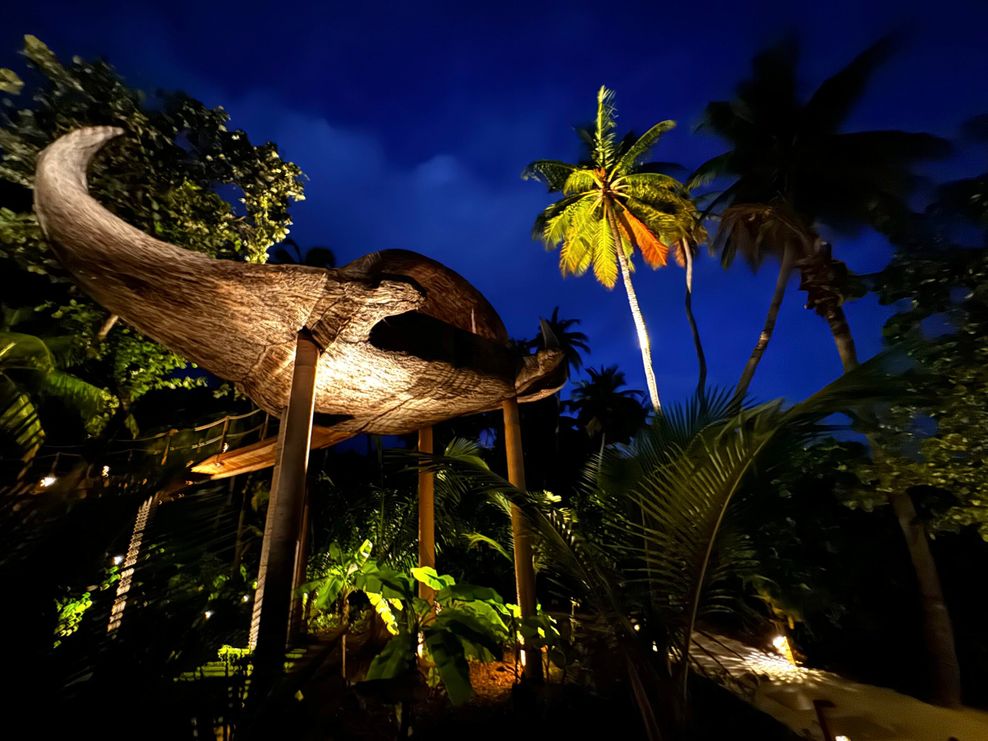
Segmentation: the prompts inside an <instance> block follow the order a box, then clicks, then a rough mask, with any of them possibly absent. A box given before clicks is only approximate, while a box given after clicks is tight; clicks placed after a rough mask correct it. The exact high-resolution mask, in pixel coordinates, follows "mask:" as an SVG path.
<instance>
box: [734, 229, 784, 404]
mask: <svg viewBox="0 0 988 741" xmlns="http://www.w3.org/2000/svg"><path fill="white" fill-rule="evenodd" d="M794 257H795V256H794V255H793V251H792V248H790V247H786V249H785V252H783V253H782V263H781V264H780V265H779V277H778V278H777V279H776V281H775V293H773V294H772V303H770V304H769V305H768V314H766V315H765V326H764V327H762V333H761V334H760V335H758V342H756V343H755V349H754V350H752V351H751V357H750V358H748V363H747V365H745V367H744V372H743V373H742V374H741V380H739V381H738V386H737V388H736V389H735V391H734V400H735V402H737V403H738V404H740V403H741V401H743V400H744V396H745V394H747V393H748V386H750V385H751V379H752V378H754V376H755V370H756V369H757V368H758V364H759V363H760V362H761V360H762V355H764V354H765V348H767V347H768V343H769V340H771V339H772V333H773V332H774V331H775V321H776V319H778V317H779V309H780V308H782V299H783V297H784V296H785V295H786V284H787V283H788V282H789V276H790V275H791V274H792V269H793V262H794Z"/></svg>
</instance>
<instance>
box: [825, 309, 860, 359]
mask: <svg viewBox="0 0 988 741" xmlns="http://www.w3.org/2000/svg"><path fill="white" fill-rule="evenodd" d="M824 318H825V319H826V320H827V324H829V325H830V333H831V334H832V335H833V336H834V344H835V345H837V353H838V354H839V355H840V362H841V365H842V366H843V367H844V372H845V373H847V372H848V371H849V370H852V369H854V368H857V367H858V351H857V350H855V348H854V336H853V335H852V334H851V327H850V325H849V324H848V323H847V315H845V314H844V309H843V308H841V306H840V305H837V306H834V307H833V308H830V309H828V311H827V313H826V315H825V317H824Z"/></svg>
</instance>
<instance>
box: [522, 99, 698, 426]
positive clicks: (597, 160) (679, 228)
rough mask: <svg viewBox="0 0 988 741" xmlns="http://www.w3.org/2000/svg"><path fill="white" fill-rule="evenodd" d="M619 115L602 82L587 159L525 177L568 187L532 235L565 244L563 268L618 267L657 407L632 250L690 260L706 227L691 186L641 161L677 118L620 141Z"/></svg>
mask: <svg viewBox="0 0 988 741" xmlns="http://www.w3.org/2000/svg"><path fill="white" fill-rule="evenodd" d="M615 119H616V112H615V108H614V93H613V91H611V90H608V89H607V88H606V87H603V86H602V87H601V88H600V90H599V91H598V93H597V116H596V118H595V119H594V122H593V123H592V124H591V125H590V126H588V127H586V128H584V129H582V130H580V135H581V136H582V138H583V139H584V141H585V142H586V144H587V147H588V150H589V152H588V157H587V159H586V160H584V161H583V162H580V163H578V164H570V163H568V162H560V161H558V160H536V161H535V162H532V163H531V164H530V165H529V166H528V167H527V168H526V169H525V171H524V172H523V173H522V177H523V178H525V179H532V178H534V179H537V180H541V181H542V182H544V183H545V184H546V185H547V186H548V188H549V191H550V192H559V193H562V196H563V197H562V198H561V199H560V200H558V201H556V202H555V203H553V204H552V205H550V206H549V207H548V208H546V209H545V210H544V211H543V212H542V213H541V214H539V216H538V218H537V219H536V220H535V226H534V228H533V233H532V236H533V238H535V239H540V240H542V241H543V242H544V243H545V245H546V248H547V249H555V248H556V247H557V246H560V245H561V249H560V252H559V270H560V272H561V273H562V274H563V275H564V276H566V275H583V274H584V273H586V272H587V270H590V269H591V268H592V269H593V274H594V277H596V278H597V281H598V282H599V283H601V284H602V285H603V286H604V287H605V288H608V289H610V288H613V287H614V284H615V283H616V282H617V278H618V274H619V273H620V275H621V278H622V280H623V282H624V287H625V290H626V292H627V294H628V303H629V305H630V307H631V314H632V317H633V318H634V321H635V327H636V330H637V333H638V341H639V345H640V346H641V353H642V362H643V365H644V367H645V378H646V381H647V383H648V390H649V396H650V397H651V401H652V407H653V408H654V409H655V410H656V411H658V410H659V408H660V402H659V393H658V388H657V385H656V382H655V373H654V371H653V369H652V360H651V348H650V343H649V339H648V332H647V329H646V327H645V320H644V318H643V317H642V314H641V310H640V309H639V307H638V297H637V295H636V294H635V290H634V287H633V285H632V282H631V273H632V272H633V271H634V263H633V258H634V253H635V251H636V249H637V251H638V252H639V253H640V254H641V256H642V259H643V260H644V261H645V263H646V264H647V265H649V267H651V268H660V267H662V266H663V265H665V264H666V262H667V260H668V257H669V251H670V249H673V250H674V251H675V252H674V256H675V258H676V259H677V262H679V263H680V265H685V264H686V261H687V260H688V259H689V257H691V256H692V254H693V252H692V251H693V250H695V248H696V245H697V244H699V243H700V242H702V241H703V240H704V239H705V238H706V234H705V232H704V230H703V227H702V225H701V223H700V219H699V214H698V212H697V209H696V207H695V206H694V205H693V202H692V201H691V200H690V198H689V194H688V193H687V190H686V188H685V186H684V185H683V184H682V183H680V182H679V181H678V180H676V179H675V178H672V177H670V176H668V175H665V174H662V173H659V172H655V171H654V169H653V168H649V167H648V166H646V165H643V164H642V161H643V160H644V158H645V157H646V156H647V155H648V153H649V151H650V150H651V148H652V147H653V146H654V145H655V144H656V142H658V140H659V138H660V137H661V136H662V135H663V134H664V133H665V132H667V131H669V130H670V129H672V128H673V127H674V126H675V123H674V122H672V121H662V122H660V123H657V124H655V125H654V126H652V127H651V128H650V129H649V130H648V131H646V132H645V133H644V134H643V135H642V136H641V137H638V138H634V137H632V136H627V137H625V138H624V139H622V140H620V141H619V140H618V138H617V134H616V125H615Z"/></svg>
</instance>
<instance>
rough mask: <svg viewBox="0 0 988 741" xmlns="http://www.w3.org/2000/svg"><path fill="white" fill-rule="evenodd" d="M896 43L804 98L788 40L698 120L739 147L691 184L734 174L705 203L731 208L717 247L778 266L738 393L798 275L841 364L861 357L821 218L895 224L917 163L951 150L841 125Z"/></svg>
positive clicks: (845, 278) (881, 44)
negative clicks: (729, 98) (821, 231)
mask: <svg viewBox="0 0 988 741" xmlns="http://www.w3.org/2000/svg"><path fill="white" fill-rule="evenodd" d="M891 47H892V43H891V40H890V39H888V38H885V39H882V40H880V41H878V42H877V43H876V44H874V45H872V46H871V47H869V48H868V49H866V50H865V51H864V52H863V53H862V54H860V55H859V56H858V57H856V58H855V59H854V60H853V61H852V62H851V63H850V64H849V65H847V66H846V67H844V68H843V69H842V70H840V71H839V72H837V74H835V75H833V76H832V77H831V78H829V79H828V80H826V81H825V82H824V83H823V84H822V85H820V87H819V88H817V90H816V91H815V92H814V93H813V94H812V95H811V96H810V98H809V100H807V101H805V102H804V101H802V100H800V98H799V96H798V93H797V89H796V78H795V66H796V56H797V55H796V47H795V45H794V44H793V43H792V42H787V43H784V44H782V45H779V46H777V47H774V48H771V49H769V50H768V51H766V52H763V53H762V54H759V55H758V56H757V57H755V60H754V63H753V68H754V69H753V75H752V77H751V78H750V79H749V80H747V81H745V82H743V83H742V84H741V85H739V86H738V94H737V98H736V99H735V100H733V101H730V102H727V101H717V102H713V103H710V104H709V105H708V106H707V109H706V114H705V117H704V122H703V124H701V126H702V127H704V128H707V129H710V130H711V131H713V132H714V133H715V134H717V135H719V136H720V137H722V138H724V139H726V140H727V141H728V142H729V143H730V145H731V150H730V151H728V152H726V153H724V154H721V155H719V156H718V157H715V158H713V159H711V160H709V161H708V162H706V163H704V164H703V165H701V166H700V167H699V168H698V169H697V171H696V172H695V173H694V174H693V176H692V177H691V178H690V181H689V183H690V185H691V186H694V187H695V186H697V185H700V184H702V183H705V182H710V181H712V180H714V179H716V178H717V177H719V176H731V177H733V178H734V180H733V183H732V184H731V185H730V186H729V187H728V188H727V189H726V190H724V191H723V192H721V193H720V194H719V195H718V196H717V197H716V198H715V199H714V200H713V202H712V203H711V204H710V206H709V207H708V209H707V211H708V212H710V211H714V210H716V209H717V208H718V207H721V206H725V205H729V207H728V208H726V209H725V210H723V212H722V213H721V214H720V227H719V229H718V233H717V236H716V238H715V240H714V242H713V247H714V249H715V250H718V251H720V253H721V261H722V262H723V264H724V265H725V266H728V265H730V264H731V263H732V262H733V260H734V258H735V256H736V255H737V254H738V253H740V254H741V255H742V256H743V257H744V258H745V259H746V260H747V261H748V262H749V263H750V264H751V265H752V266H753V267H755V268H757V267H759V266H760V265H761V263H762V262H763V260H764V259H765V257H767V256H772V257H774V258H777V259H778V260H779V262H780V268H779V276H778V280H777V281H776V287H775V292H774V294H773V296H772V301H771V303H770V305H769V311H768V315H767V316H766V319H765V325H764V328H763V329H762V332H761V334H760V336H759V338H758V342H757V343H756V345H755V349H754V350H753V351H752V354H751V358H750V359H749V361H748V363H747V365H746V367H745V369H744V372H743V373H742V375H741V379H740V381H739V383H738V387H737V394H738V396H739V397H740V396H743V395H744V393H745V392H746V391H747V389H748V385H749V384H750V383H751V379H752V377H753V376H754V373H755V370H756V368H757V366H758V363H759V361H760V360H761V357H762V355H763V353H764V352H765V348H766V347H767V346H768V343H769V341H770V340H771V337H772V332H773V330H774V328H775V321H776V318H777V316H778V312H779V308H780V306H781V305H782V298H783V295H784V293H785V290H786V284H787V282H788V279H789V276H790V274H791V273H792V272H793V271H798V272H799V273H800V276H801V285H800V288H801V289H803V290H805V291H806V292H807V297H808V301H807V308H812V309H814V310H815V311H816V312H817V313H818V314H819V315H820V316H821V317H823V318H824V319H825V320H826V321H827V323H828V325H829V327H830V331H831V333H832V334H833V337H834V342H835V343H836V345H837V350H838V352H839V354H840V358H841V363H842V365H843V367H844V369H845V370H848V369H850V368H853V367H855V366H856V365H857V364H858V358H857V353H856V351H855V347H854V339H853V337H852V335H851V330H850V327H849V325H848V323H847V317H846V316H845V314H844V310H843V308H842V303H843V300H844V298H845V297H846V296H847V295H848V294H849V293H850V286H849V274H848V271H847V269H846V268H845V267H844V265H843V263H841V262H840V261H838V260H834V259H833V258H832V257H831V254H830V245H829V244H827V243H826V242H825V241H824V239H823V238H822V237H821V236H820V234H819V231H818V230H819V228H820V225H821V224H825V225H827V226H829V227H831V228H833V229H834V230H837V231H845V232H855V231H858V230H859V229H861V228H862V227H864V226H871V227H874V228H877V229H879V230H883V231H888V230H889V229H890V228H892V226H893V225H894V224H895V223H897V222H898V221H899V219H900V218H901V215H902V214H903V213H904V212H906V211H907V206H906V198H907V197H908V195H909V194H910V193H911V192H912V190H913V188H914V187H915V185H916V184H917V178H916V177H915V176H914V175H913V174H912V172H911V171H910V167H911V165H912V164H913V163H914V162H915V161H916V160H919V159H922V158H927V157H932V156H937V155H940V154H943V153H944V151H945V149H946V144H945V142H944V141H943V140H941V139H939V138H937V137H934V136H930V135H928V134H912V133H905V132H901V131H865V132H856V133H843V132H842V131H841V127H842V124H843V122H844V120H845V118H846V117H847V115H848V113H849V112H850V111H851V109H852V107H853V105H854V103H855V102H856V101H857V100H858V98H859V97H860V95H861V93H862V92H863V91H864V88H865V85H866V83H867V82H868V78H869V77H870V76H871V74H872V72H874V70H875V69H876V67H877V66H878V65H879V63H880V62H882V61H883V60H884V59H885V58H886V57H887V56H888V54H889V52H890V51H891Z"/></svg>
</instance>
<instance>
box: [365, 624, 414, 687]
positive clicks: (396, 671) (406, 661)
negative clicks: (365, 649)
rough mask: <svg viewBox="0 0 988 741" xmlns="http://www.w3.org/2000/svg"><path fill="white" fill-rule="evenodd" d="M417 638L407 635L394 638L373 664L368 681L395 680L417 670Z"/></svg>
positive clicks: (368, 672) (369, 670)
mask: <svg viewBox="0 0 988 741" xmlns="http://www.w3.org/2000/svg"><path fill="white" fill-rule="evenodd" d="M415 640H416V639H415V637H414V636H411V635H409V634H407V633H402V634H400V635H396V636H394V637H393V638H392V639H391V640H390V641H388V643H387V645H386V646H385V647H384V649H383V650H382V651H381V653H379V654H378V655H377V656H375V657H374V660H373V661H372V662H371V665H370V667H369V668H368V669H367V679H370V680H373V679H395V678H396V677H400V676H402V675H403V674H405V673H407V672H410V671H412V670H413V669H414V668H415V657H416V648H417V647H416V644H415Z"/></svg>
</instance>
